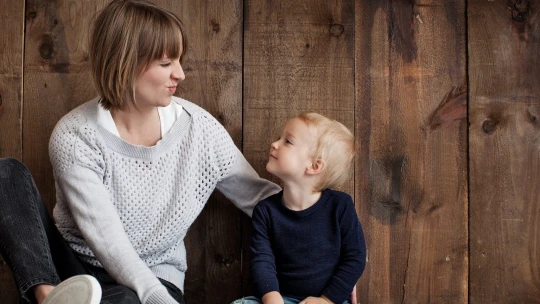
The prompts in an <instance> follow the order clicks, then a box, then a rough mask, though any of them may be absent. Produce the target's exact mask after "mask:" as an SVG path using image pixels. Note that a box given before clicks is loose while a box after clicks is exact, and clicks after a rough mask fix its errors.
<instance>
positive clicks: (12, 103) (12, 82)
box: [0, 0, 25, 304]
mask: <svg viewBox="0 0 540 304" xmlns="http://www.w3.org/2000/svg"><path fill="white" fill-rule="evenodd" d="M0 7H2V10H1V11H0V29H2V30H1V31H0V41H1V42H2V43H1V44H0V158H3V157H11V158H15V159H18V160H22V123H21V113H22V105H23V53H24V41H23V37H24V18H25V15H24V1H18V2H16V3H15V4H13V3H12V2H10V1H8V0H0ZM0 299H1V302H2V303H6V304H11V303H13V304H14V303H17V301H18V296H17V290H16V288H15V283H14V281H13V275H12V273H11V270H10V269H9V267H8V266H7V264H6V263H5V262H4V261H3V260H2V257H1V256H0Z"/></svg>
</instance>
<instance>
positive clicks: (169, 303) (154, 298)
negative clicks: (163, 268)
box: [144, 285, 178, 304]
mask: <svg viewBox="0 0 540 304" xmlns="http://www.w3.org/2000/svg"><path fill="white" fill-rule="evenodd" d="M144 304H178V302H177V301H176V300H175V299H174V298H173V297H171V295H170V294H169V292H168V291H167V288H165V286H163V285H162V286H160V287H158V288H156V289H154V291H152V293H150V295H149V296H148V298H147V299H146V301H145V302H144Z"/></svg>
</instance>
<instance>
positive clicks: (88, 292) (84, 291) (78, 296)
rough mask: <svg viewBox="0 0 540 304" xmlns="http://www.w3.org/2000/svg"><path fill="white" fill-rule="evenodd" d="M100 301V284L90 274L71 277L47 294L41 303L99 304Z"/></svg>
mask: <svg viewBox="0 0 540 304" xmlns="http://www.w3.org/2000/svg"><path fill="white" fill-rule="evenodd" d="M100 301H101V286H100V285H99V282H98V281H97V280H96V278H94V277H93V276H90V275H78V276H74V277H71V278H69V279H67V280H65V281H63V282H62V283H60V284H59V285H58V286H56V287H55V288H54V289H53V290H52V291H51V293H49V294H48V295H47V297H46V298H45V300H44V301H43V302H42V304H99V302H100Z"/></svg>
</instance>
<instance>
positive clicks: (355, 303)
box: [351, 285, 358, 304]
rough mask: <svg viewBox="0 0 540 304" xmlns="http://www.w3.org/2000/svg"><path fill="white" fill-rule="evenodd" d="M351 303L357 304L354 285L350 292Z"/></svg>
mask: <svg viewBox="0 0 540 304" xmlns="http://www.w3.org/2000/svg"><path fill="white" fill-rule="evenodd" d="M351 303H352V304H357V303H358V300H357V299H356V285H354V288H353V290H352V294H351Z"/></svg>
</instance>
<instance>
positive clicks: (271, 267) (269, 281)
mask: <svg viewBox="0 0 540 304" xmlns="http://www.w3.org/2000/svg"><path fill="white" fill-rule="evenodd" d="M252 222H253V234H252V240H251V263H250V267H251V277H252V280H253V282H252V284H253V291H254V293H255V296H256V297H258V298H259V299H262V297H263V296H264V295H265V294H267V293H269V292H271V291H277V292H279V282H278V279H277V270H276V262H275V257H274V253H273V251H272V245H271V242H270V235H269V232H270V225H269V218H268V214H267V213H266V212H265V210H264V208H261V206H260V205H258V206H256V207H255V210H254V211H253V219H252Z"/></svg>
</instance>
